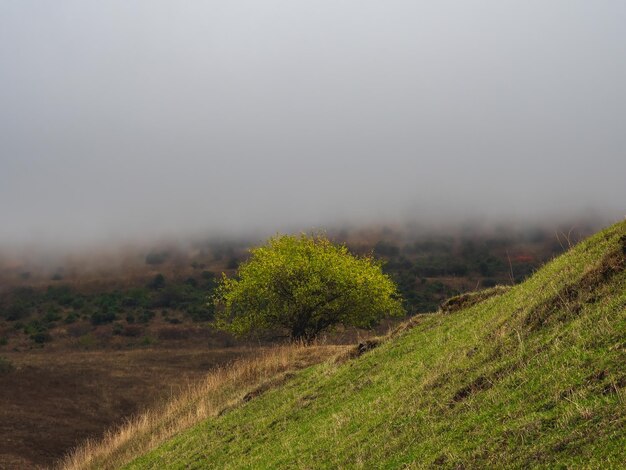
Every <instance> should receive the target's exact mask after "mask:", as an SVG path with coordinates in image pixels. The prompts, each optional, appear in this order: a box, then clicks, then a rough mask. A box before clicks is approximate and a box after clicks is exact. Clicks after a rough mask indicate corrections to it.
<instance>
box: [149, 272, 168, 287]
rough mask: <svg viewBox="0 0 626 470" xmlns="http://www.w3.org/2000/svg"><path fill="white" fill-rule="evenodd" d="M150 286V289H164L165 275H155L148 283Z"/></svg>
mask: <svg viewBox="0 0 626 470" xmlns="http://www.w3.org/2000/svg"><path fill="white" fill-rule="evenodd" d="M148 287H149V288H150V289H162V288H163V287H165V276H163V274H161V273H159V274H157V275H156V276H154V278H153V279H152V281H150V282H149V283H148Z"/></svg>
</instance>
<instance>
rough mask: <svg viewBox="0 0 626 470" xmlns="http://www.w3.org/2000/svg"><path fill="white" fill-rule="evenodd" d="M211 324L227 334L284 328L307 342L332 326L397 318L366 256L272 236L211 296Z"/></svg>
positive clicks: (382, 279)
mask: <svg viewBox="0 0 626 470" xmlns="http://www.w3.org/2000/svg"><path fill="white" fill-rule="evenodd" d="M215 303H216V307H217V309H216V310H217V315H216V317H217V320H218V325H220V326H221V327H222V328H224V329H226V330H229V331H231V332H233V333H235V334H239V335H242V334H246V333H249V332H251V331H254V330H258V329H275V328H277V327H279V328H284V329H286V330H287V331H289V334H290V335H291V337H292V338H295V339H305V340H310V339H312V338H314V337H315V336H316V335H318V334H319V333H320V332H321V331H324V330H325V329H327V328H329V327H331V326H333V325H337V324H343V325H346V326H348V325H353V326H358V327H364V328H369V327H372V326H374V325H375V324H377V323H378V322H379V321H380V320H381V318H383V317H385V316H386V315H400V314H402V313H403V310H402V306H401V301H400V297H399V294H398V292H397V289H396V286H395V284H394V283H393V281H392V280H391V279H390V278H389V277H388V276H387V275H386V274H383V272H382V269H381V262H380V261H377V260H375V259H373V258H372V256H369V255H368V256H361V257H357V256H353V255H352V254H350V252H349V251H348V249H347V248H346V247H345V246H343V245H335V244H333V243H331V242H330V241H329V240H328V239H327V238H326V237H324V236H321V235H316V236H311V237H309V236H306V235H299V236H290V235H278V236H275V237H273V238H271V239H270V240H269V241H268V242H267V243H266V244H265V245H264V246H261V247H258V248H254V249H252V250H251V257H250V258H249V260H248V261H246V262H244V263H242V264H241V265H240V266H239V270H238V273H237V277H235V278H228V277H226V276H225V275H224V276H223V278H222V280H221V283H220V285H219V286H218V288H217V291H216V294H215Z"/></svg>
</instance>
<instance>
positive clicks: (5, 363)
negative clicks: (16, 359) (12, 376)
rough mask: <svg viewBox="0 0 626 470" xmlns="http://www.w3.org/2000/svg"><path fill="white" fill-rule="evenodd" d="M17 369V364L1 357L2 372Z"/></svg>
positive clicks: (0, 371)
mask: <svg viewBox="0 0 626 470" xmlns="http://www.w3.org/2000/svg"><path fill="white" fill-rule="evenodd" d="M14 369H15V366H14V365H13V363H12V362H11V361H9V360H8V359H6V358H4V357H0V374H8V373H9V372H11V371H12V370H14Z"/></svg>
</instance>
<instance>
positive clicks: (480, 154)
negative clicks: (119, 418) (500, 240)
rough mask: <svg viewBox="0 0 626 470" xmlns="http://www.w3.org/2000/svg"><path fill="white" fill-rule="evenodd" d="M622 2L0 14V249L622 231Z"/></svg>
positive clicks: (27, 4)
mask: <svg viewBox="0 0 626 470" xmlns="http://www.w3.org/2000/svg"><path fill="white" fill-rule="evenodd" d="M624 25H626V2H622V1H618V0H615V1H572V0H563V1H550V0H540V1H522V0H519V1H503V0H494V1H441V0H437V1H389V0H387V1H381V0H378V1H364V0H350V1H347V0H344V1H342V0H328V1H326V0H315V1H313V0H310V1H296V0H285V1H277V0H263V1H259V0H251V1H238V0H227V1H221V2H217V1H208V0H207V1H202V2H200V1H185V2H175V1H169V2H165V1H157V0H146V1H127V0H124V1H104V2H103V1H85V0H76V1H69V0H61V1H55V2H49V1H43V0H42V1H30V0H19V1H18V0H15V1H10V0H1V1H0V216H1V223H0V243H1V242H15V241H24V240H26V241H28V240H37V239H38V238H39V237H45V238H47V239H54V240H59V241H84V240H96V239H108V238H110V237H118V236H119V237H122V238H124V237H135V236H139V235H142V234H150V235H152V236H155V235H167V234H179V233H185V232H191V231H200V230H216V231H223V230H237V229H248V228H257V227H264V228H265V229H270V230H274V229H280V228H281V227H285V226H286V225H289V226H302V227H310V226H312V225H320V224H324V223H327V222H329V223H330V222H335V221H341V220H350V221H356V220H364V219H368V218H377V217H383V218H389V217H395V216H402V217H405V216H406V217H408V216H411V217H413V218H419V217H420V216H424V217H426V216H432V214H442V215H444V216H448V217H454V216H459V215H467V214H474V213H475V214H480V215H482V214H490V215H503V214H504V215H523V216H528V215H533V214H548V213H549V214H553V213H558V212H560V211H574V210H578V209H581V210H582V209H586V208H596V209H600V210H606V211H608V212H610V213H613V214H616V215H617V214H621V213H622V212H624V213H626V204H625V203H626V28H625V27H624Z"/></svg>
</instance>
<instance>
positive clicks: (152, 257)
mask: <svg viewBox="0 0 626 470" xmlns="http://www.w3.org/2000/svg"><path fill="white" fill-rule="evenodd" d="M168 256H169V254H168V253H167V252H165V251H156V252H155V251H153V252H151V253H148V254H147V255H146V264H149V265H153V266H154V265H157V264H163V263H164V262H165V260H166V259H167V258H168Z"/></svg>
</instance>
